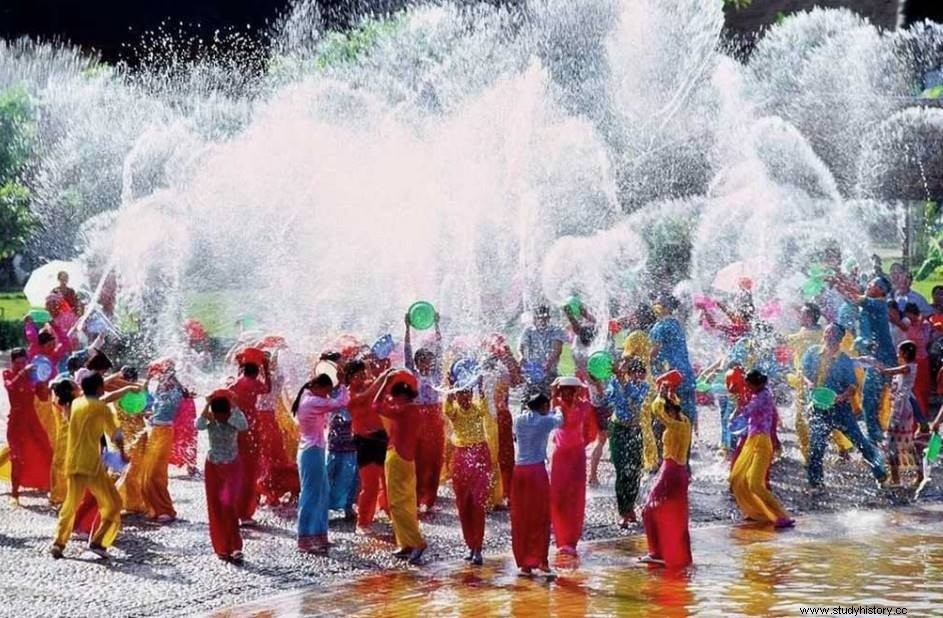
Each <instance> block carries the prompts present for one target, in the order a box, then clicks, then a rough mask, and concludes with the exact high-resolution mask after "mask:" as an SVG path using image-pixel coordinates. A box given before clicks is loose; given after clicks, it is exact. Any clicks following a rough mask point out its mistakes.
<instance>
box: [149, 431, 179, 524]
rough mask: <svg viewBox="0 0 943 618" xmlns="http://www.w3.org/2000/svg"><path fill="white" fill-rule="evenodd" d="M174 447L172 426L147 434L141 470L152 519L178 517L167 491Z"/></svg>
mask: <svg viewBox="0 0 943 618" xmlns="http://www.w3.org/2000/svg"><path fill="white" fill-rule="evenodd" d="M173 447H174V428H173V427H172V426H169V425H167V426H161V427H152V428H151V430H150V431H149V432H148V434H147V448H146V449H145V450H144V461H143V462H142V465H141V467H142V470H141V479H142V483H141V495H142V496H143V497H144V504H146V505H147V514H148V516H150V517H159V516H161V515H168V516H170V517H176V516H177V511H175V510H174V503H173V500H171V499H170V491H169V490H168V489H167V486H168V479H167V466H169V465H170V453H171V451H172V450H173Z"/></svg>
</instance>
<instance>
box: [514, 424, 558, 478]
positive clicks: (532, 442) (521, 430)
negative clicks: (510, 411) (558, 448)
mask: <svg viewBox="0 0 943 618" xmlns="http://www.w3.org/2000/svg"><path fill="white" fill-rule="evenodd" d="M562 424H563V415H562V414H560V413H559V412H550V413H547V414H540V413H538V412H534V411H532V410H524V411H523V412H521V413H520V414H518V415H517V416H516V417H515V418H514V438H515V439H516V440H517V452H516V454H515V459H514V461H515V463H517V465H519V466H526V465H528V464H536V463H543V462H544V461H545V460H546V459H547V437H548V436H549V435H550V432H551V431H553V430H554V429H556V428H557V427H559V426H560V425H562Z"/></svg>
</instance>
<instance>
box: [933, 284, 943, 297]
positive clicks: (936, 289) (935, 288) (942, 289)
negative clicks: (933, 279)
mask: <svg viewBox="0 0 943 618" xmlns="http://www.w3.org/2000/svg"><path fill="white" fill-rule="evenodd" d="M937 292H943V285H935V286H933V289H932V290H930V295H931V296H932V295H934V294H936V293H937Z"/></svg>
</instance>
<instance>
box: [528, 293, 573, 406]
mask: <svg viewBox="0 0 943 618" xmlns="http://www.w3.org/2000/svg"><path fill="white" fill-rule="evenodd" d="M565 342H566V333H565V332H563V329H562V328H560V327H559V326H555V325H553V324H551V322H550V307H549V306H548V305H539V306H538V307H537V308H536V309H534V323H533V324H532V325H530V326H527V327H526V328H525V329H524V331H523V332H522V333H521V339H520V342H519V343H518V351H519V352H520V354H521V368H522V369H523V370H524V377H525V379H526V380H527V382H528V384H530V385H532V386H534V387H538V388H541V389H543V390H544V391H545V393H546V394H548V395H549V394H550V384H552V383H553V381H554V380H555V379H556V378H557V363H559V362H560V354H561V353H562V352H563V344H564V343H565Z"/></svg>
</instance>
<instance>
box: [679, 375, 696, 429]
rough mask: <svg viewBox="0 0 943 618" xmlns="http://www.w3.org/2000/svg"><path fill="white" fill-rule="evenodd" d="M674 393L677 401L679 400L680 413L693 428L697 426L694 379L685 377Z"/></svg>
mask: <svg viewBox="0 0 943 618" xmlns="http://www.w3.org/2000/svg"><path fill="white" fill-rule="evenodd" d="M676 392H677V394H678V399H680V400H681V411H682V412H683V413H684V415H685V416H687V417H688V419H689V420H690V421H691V426H692V427H693V426H694V425H696V424H697V391H696V390H695V387H694V377H693V376H692V377H690V378H688V377H687V376H685V378H684V381H683V382H682V383H681V384H679V385H678V389H677V391H676Z"/></svg>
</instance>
